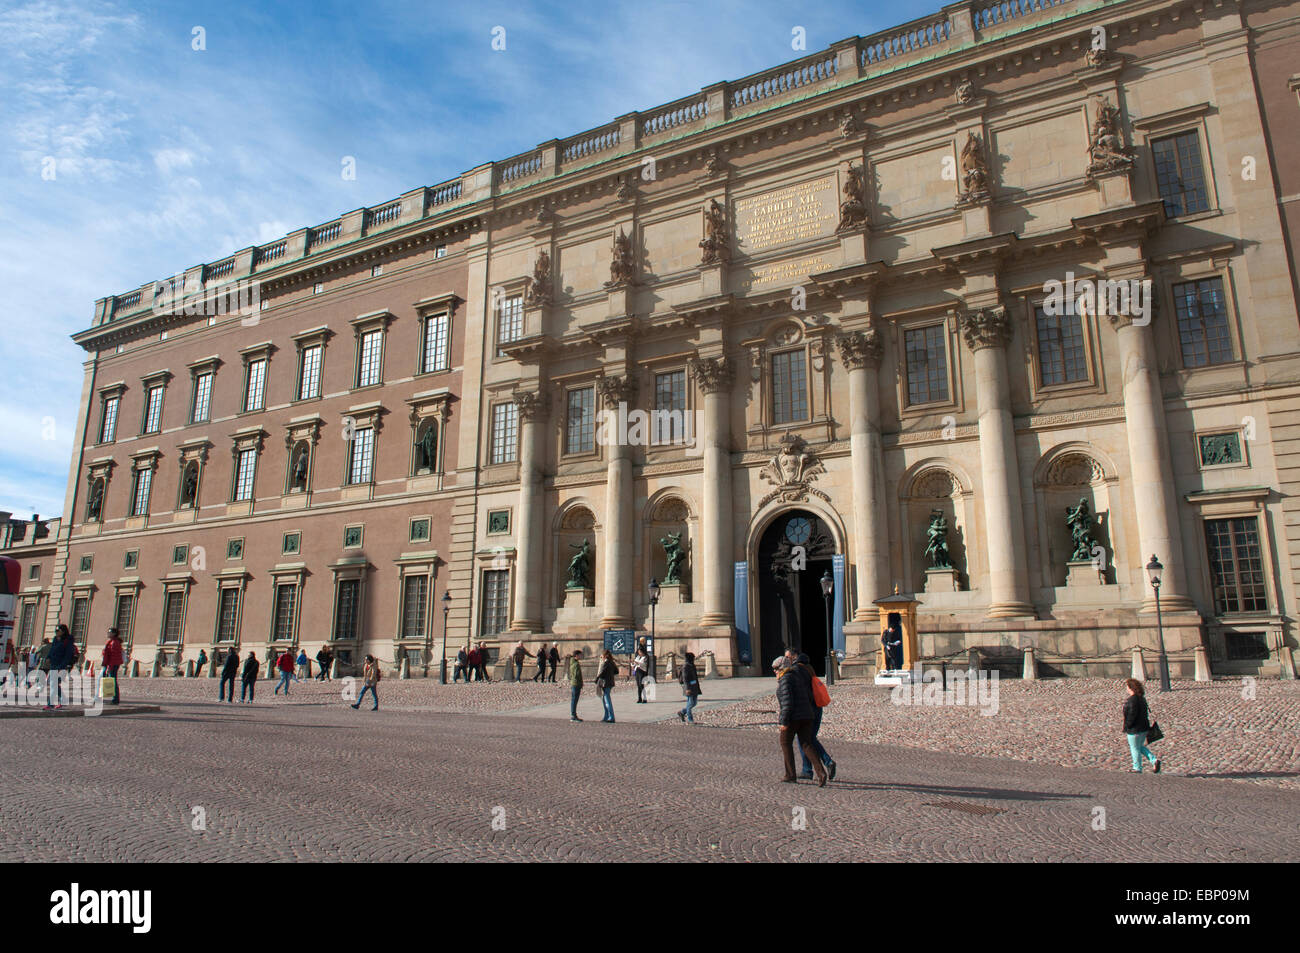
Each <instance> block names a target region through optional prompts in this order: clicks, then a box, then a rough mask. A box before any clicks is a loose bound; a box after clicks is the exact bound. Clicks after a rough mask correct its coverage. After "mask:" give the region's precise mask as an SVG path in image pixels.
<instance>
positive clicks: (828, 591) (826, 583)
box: [821, 569, 835, 685]
mask: <svg viewBox="0 0 1300 953" xmlns="http://www.w3.org/2000/svg"><path fill="white" fill-rule="evenodd" d="M821 581H822V596H823V597H825V599H826V684H827V685H834V684H835V643H834V642H832V641H831V595H832V594H833V593H834V592H835V580H834V579H833V578H832V577H831V571H830V570H829V569H828V570H826V574H825V575H824V576H822V580H821Z"/></svg>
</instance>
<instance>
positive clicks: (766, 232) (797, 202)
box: [732, 175, 839, 255]
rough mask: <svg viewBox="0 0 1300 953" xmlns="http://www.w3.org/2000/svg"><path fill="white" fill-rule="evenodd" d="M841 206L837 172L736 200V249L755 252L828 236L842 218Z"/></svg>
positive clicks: (750, 253) (741, 251)
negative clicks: (837, 194)
mask: <svg viewBox="0 0 1300 953" xmlns="http://www.w3.org/2000/svg"><path fill="white" fill-rule="evenodd" d="M838 208H839V206H838V199H837V196H836V193H835V176H834V175H826V176H822V177H821V178H820V179H813V180H812V181H811V182H800V183H798V184H796V185H787V186H784V187H782V188H779V189H773V190H772V191H770V192H764V193H763V194H762V195H753V196H750V197H749V198H744V199H737V200H736V203H735V210H734V213H733V219H732V220H733V221H734V222H735V223H736V250H737V251H738V252H740V253H741V254H742V255H752V254H754V253H755V252H760V251H762V250H763V249H765V248H773V247H775V246H777V245H788V244H790V243H792V242H800V241H806V240H808V239H810V238H820V237H821V236H823V235H829V234H831V233H832V232H834V231H835V223H836V222H838V221H839V212H838Z"/></svg>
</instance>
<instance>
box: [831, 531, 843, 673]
mask: <svg viewBox="0 0 1300 953" xmlns="http://www.w3.org/2000/svg"><path fill="white" fill-rule="evenodd" d="M844 565H845V564H844V557H843V556H841V555H836V556H832V557H831V573H832V574H833V575H834V577H835V615H834V620H833V621H832V623H831V639H832V641H833V642H834V644H835V651H836V652H843V651H844Z"/></svg>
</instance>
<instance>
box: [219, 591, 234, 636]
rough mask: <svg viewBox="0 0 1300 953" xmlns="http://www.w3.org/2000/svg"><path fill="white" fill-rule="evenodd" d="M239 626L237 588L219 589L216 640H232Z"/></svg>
mask: <svg viewBox="0 0 1300 953" xmlns="http://www.w3.org/2000/svg"><path fill="white" fill-rule="evenodd" d="M238 626H239V590H238V589H235V588H233V587H229V586H228V587H226V588H224V589H222V590H221V599H220V601H219V602H218V604H217V641H218V642H233V641H235V633H236V631H237V629H238Z"/></svg>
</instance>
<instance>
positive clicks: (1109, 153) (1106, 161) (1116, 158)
mask: <svg viewBox="0 0 1300 953" xmlns="http://www.w3.org/2000/svg"><path fill="white" fill-rule="evenodd" d="M1119 119H1120V116H1119V108H1118V107H1117V106H1114V105H1112V104H1111V103H1110V102H1108V101H1107V100H1104V99H1103V100H1101V101H1100V102H1099V103H1098V105H1097V120H1096V122H1094V123H1093V124H1092V135H1091V136H1090V137H1089V141H1088V158H1089V160H1090V161H1089V164H1088V174H1089V175H1096V174H1097V173H1102V172H1115V171H1123V170H1126V169H1129V168H1131V167H1132V165H1133V156H1131V155H1130V154H1129V151H1128V150H1127V149H1126V148H1124V139H1123V137H1121V136H1120V134H1119Z"/></svg>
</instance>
